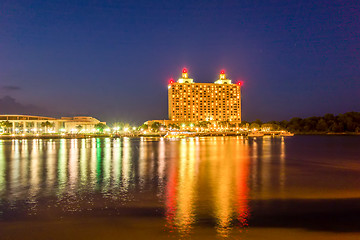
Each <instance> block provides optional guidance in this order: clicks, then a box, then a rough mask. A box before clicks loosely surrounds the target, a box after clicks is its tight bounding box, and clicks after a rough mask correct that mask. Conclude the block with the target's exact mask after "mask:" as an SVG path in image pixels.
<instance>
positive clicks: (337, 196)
mask: <svg viewBox="0 0 360 240" xmlns="http://www.w3.org/2000/svg"><path fill="white" fill-rule="evenodd" d="M359 215H360V138H359V137H351V136H294V137H290V138H278V137H275V138H272V137H264V138H257V139H246V138H242V137H204V138H189V139H181V140H164V139H159V138H138V139H130V138H123V139H110V138H108V139H100V138H99V139H96V138H94V139H58V140H41V139H35V140H0V239H167V238H171V239H180V238H184V239H221V238H230V239H304V238H306V239H360V218H359Z"/></svg>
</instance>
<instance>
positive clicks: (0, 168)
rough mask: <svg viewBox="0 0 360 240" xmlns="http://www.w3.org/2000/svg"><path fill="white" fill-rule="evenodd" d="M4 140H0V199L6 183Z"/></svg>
mask: <svg viewBox="0 0 360 240" xmlns="http://www.w3.org/2000/svg"><path fill="white" fill-rule="evenodd" d="M5 159H6V158H5V150H4V140H0V197H1V195H2V194H4V192H5V187H6V181H5V177H6V176H5V173H6V160H5Z"/></svg>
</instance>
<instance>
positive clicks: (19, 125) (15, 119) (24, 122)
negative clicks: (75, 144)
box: [0, 115, 106, 133]
mask: <svg viewBox="0 0 360 240" xmlns="http://www.w3.org/2000/svg"><path fill="white" fill-rule="evenodd" d="M3 121H8V122H9V123H10V124H11V127H9V128H10V131H11V132H12V133H42V132H44V133H45V132H47V133H59V132H64V133H65V132H67V133H71V132H79V131H82V132H93V131H95V125H96V124H98V123H104V124H106V123H105V122H100V121H99V120H98V119H96V118H93V117H88V116H77V117H61V118H52V117H41V116H31V115H0V122H3ZM79 126H81V127H79Z"/></svg>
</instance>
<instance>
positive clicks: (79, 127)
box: [76, 125, 83, 133]
mask: <svg viewBox="0 0 360 240" xmlns="http://www.w3.org/2000/svg"><path fill="white" fill-rule="evenodd" d="M76 129H77V130H78V133H79V132H80V131H81V130H82V129H83V126H81V125H77V126H76Z"/></svg>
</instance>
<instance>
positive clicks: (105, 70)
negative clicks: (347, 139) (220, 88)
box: [0, 0, 360, 123]
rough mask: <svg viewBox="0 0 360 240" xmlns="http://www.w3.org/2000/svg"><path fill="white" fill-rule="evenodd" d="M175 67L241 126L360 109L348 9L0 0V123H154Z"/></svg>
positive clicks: (355, 22) (350, 4)
mask: <svg viewBox="0 0 360 240" xmlns="http://www.w3.org/2000/svg"><path fill="white" fill-rule="evenodd" d="M183 67H187V68H188V71H189V75H190V77H192V78H194V80H195V82H213V81H215V80H216V79H217V78H218V74H219V72H220V70H221V69H225V70H226V72H227V76H228V77H229V78H230V79H232V80H234V81H235V82H237V81H240V80H241V81H244V85H243V89H242V94H243V97H242V100H243V102H242V107H243V111H242V113H243V119H244V120H255V119H262V120H264V121H269V120H284V119H287V120H288V119H290V118H292V117H309V116H314V115H317V116H321V115H323V114H325V113H333V114H339V113H344V112H348V111H360V1H336V0H335V1H321V0H320V1H313V0H311V1H306V0H303V1H298V2H296V1H263V2H262V1H251V0H250V1H172V0H164V1H149V0H147V1H110V0H109V1H75V0H69V1H55V0H51V1H46V0H44V1H16V0H1V1H0V114H5V113H19V114H21V113H33V114H36V113H37V114H38V115H44V114H47V115H92V116H95V117H97V118H99V119H100V120H102V121H108V122H113V121H131V122H136V123H142V122H144V121H146V120H149V119H164V118H167V83H168V80H169V79H170V78H171V77H173V78H174V79H177V78H179V77H180V75H181V70H182V68H183Z"/></svg>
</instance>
